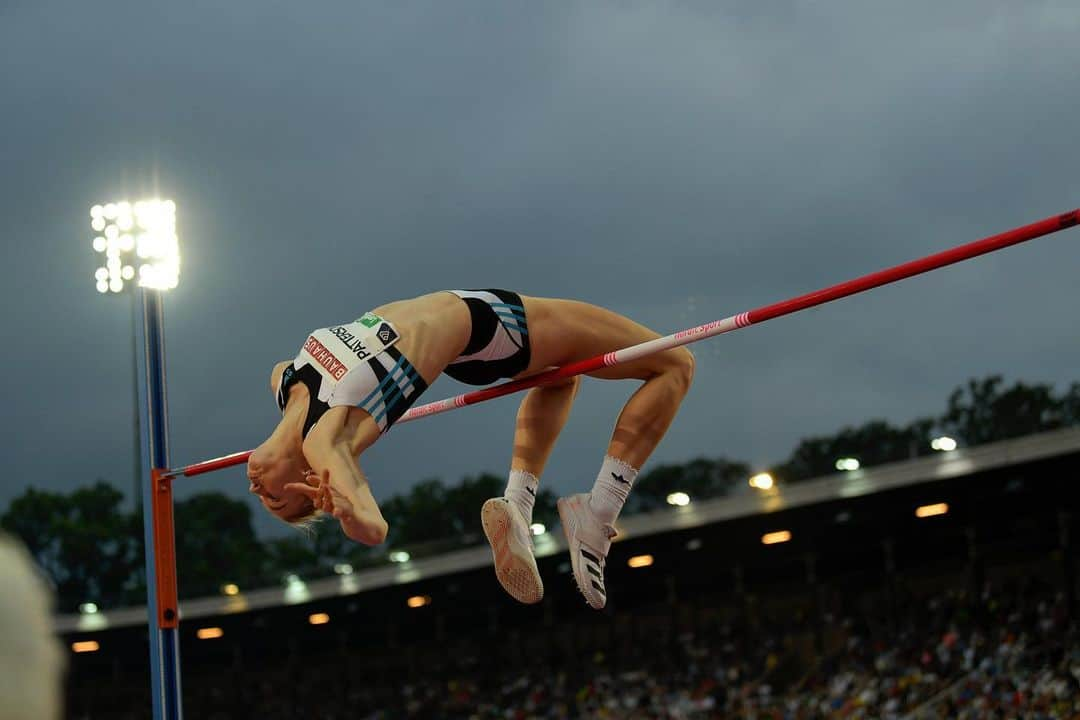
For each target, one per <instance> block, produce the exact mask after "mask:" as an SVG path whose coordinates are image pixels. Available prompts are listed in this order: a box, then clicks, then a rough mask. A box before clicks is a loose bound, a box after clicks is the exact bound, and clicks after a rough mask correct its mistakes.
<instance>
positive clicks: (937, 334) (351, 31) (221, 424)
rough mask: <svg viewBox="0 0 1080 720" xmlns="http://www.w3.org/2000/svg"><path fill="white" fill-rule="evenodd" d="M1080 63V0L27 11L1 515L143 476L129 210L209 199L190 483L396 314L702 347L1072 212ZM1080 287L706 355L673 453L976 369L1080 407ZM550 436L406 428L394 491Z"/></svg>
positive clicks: (12, 132)
mask: <svg viewBox="0 0 1080 720" xmlns="http://www.w3.org/2000/svg"><path fill="white" fill-rule="evenodd" d="M1078 37H1080V5H1078V4H1077V3H1076V2H1074V1H1073V0H1054V1H1045V2H1039V1H1035V0H1033V1H1030V2H1024V3H1016V2H1009V1H1005V0H963V1H960V2H954V3H945V4H943V3H939V2H932V1H930V0H917V1H913V2H904V3H884V4H879V3H866V2H862V1H861V0H835V1H834V2H828V3H812V2H778V3H764V4H762V3H757V2H750V1H744V0H740V1H737V2H689V1H688V2H668V3H664V2H655V3H646V2H633V1H629V2H601V1H597V2H548V3H537V2H465V1H459V2H452V3H451V2H442V1H431V2H419V1H417V2H407V3H399V2H378V3H375V2H364V3H337V4H316V3H297V2H258V3H255V2H246V1H244V0H239V1H237V2H228V3H221V2H208V1H206V0H199V1H196V2H185V3H171V4H164V3H153V2H152V3H147V2H144V1H141V0H140V1H139V2H134V1H133V2H99V3H85V2H78V3H75V2H72V3H59V2H48V1H47V0H42V1H41V2H29V1H27V0H0V98H2V99H0V125H2V129H3V132H0V168H2V170H0V218H2V219H0V236H2V237H3V238H4V250H5V260H6V262H5V272H4V279H5V282H4V283H2V284H0V304H2V307H3V308H4V320H3V322H2V324H0V327H2V332H3V343H2V344H0V360H2V363H3V367H4V368H6V369H7V376H6V378H5V381H4V383H3V385H4V390H3V393H4V402H3V414H2V419H0V432H2V433H3V438H4V439H3V442H2V443H0V453H2V459H3V462H2V465H3V467H4V468H5V470H6V475H5V479H4V481H3V484H2V486H0V508H2V507H4V506H6V504H7V503H8V501H9V500H10V499H11V498H12V497H14V496H15V495H16V494H18V493H21V492H22V491H23V490H24V489H25V488H26V487H27V486H29V485H34V486H38V487H42V488H49V489H70V488H73V487H75V486H76V485H79V484H83V483H87V482H90V481H92V480H94V479H95V478H97V477H103V478H106V479H108V480H110V481H111V482H113V483H114V484H116V485H118V486H120V487H122V488H125V489H126V488H127V487H128V486H129V483H130V481H129V476H130V475H129V473H130V467H131V459H130V458H131V439H130V432H131V396H130V392H131V373H132V370H131V358H130V351H129V346H128V343H129V337H130V336H129V333H130V329H129V315H128V306H127V302H126V298H121V297H103V296H99V295H98V294H97V293H96V291H95V290H94V287H93V284H94V283H93V278H92V275H93V271H94V268H95V266H96V258H95V254H94V253H93V252H92V250H91V248H90V240H91V234H90V231H89V227H88V222H89V215H88V209H89V207H90V206H91V205H92V204H94V203H96V202H101V201H107V200H110V199H117V198H122V197H136V196H139V195H143V194H148V193H154V192H160V193H161V194H162V195H164V196H168V197H172V198H174V199H175V200H176V202H177V205H178V208H179V210H178V216H179V231H180V237H181V243H182V253H183V267H182V274H181V281H180V287H179V288H178V289H177V290H175V291H173V292H172V293H171V294H170V295H169V297H168V301H167V305H166V333H167V352H168V373H169V408H170V421H171V438H172V457H173V461H174V463H175V464H180V463H183V462H188V461H194V460H199V459H204V458H207V457H212V456H215V455H218V454H222V453H225V452H230V451H234V450H240V449H245V448H248V447H251V446H253V445H254V444H256V443H258V442H259V441H260V440H261V439H262V438H263V437H264V435H265V433H267V432H268V431H269V430H270V428H271V427H272V424H273V423H274V421H275V414H276V408H275V406H274V403H273V401H272V399H271V397H270V393H269V391H268V388H267V377H268V373H269V369H270V367H271V365H272V364H273V363H274V362H275V361H277V360H280V359H285V358H287V357H291V356H292V355H293V354H294V353H295V351H296V349H297V348H298V347H299V345H300V344H301V342H302V341H303V340H304V338H305V336H306V333H307V331H308V330H310V329H312V328H315V327H322V326H326V325H329V324H331V323H336V322H340V321H342V320H348V319H352V318H355V317H356V316H358V314H360V313H362V312H363V311H364V310H367V309H369V308H371V307H373V306H375V305H378V304H380V303H382V302H385V301H387V300H390V299H396V298H400V297H408V296H412V295H415V294H419V293H423V292H426V291H430V290H435V289H442V288H448V287H484V286H496V287H508V288H511V289H516V290H518V291H520V292H523V293H528V294H534V295H555V296H569V297H576V298H580V299H584V300H588V301H591V302H596V303H600V304H604V305H606V306H608V307H611V308H613V309H615V310H617V311H620V312H623V313H626V314H628V315H630V316H632V317H634V318H636V319H639V320H640V321H642V322H644V323H646V324H649V325H651V326H653V327H654V328H656V329H657V330H660V331H663V332H671V331H674V330H677V329H681V328H684V327H687V326H690V325H695V324H698V323H701V322H705V321H708V320H713V319H716V318H719V317H723V316H727V315H730V314H733V313H735V312H739V311H742V310H745V309H748V308H751V307H756V306H759V305H762V304H766V303H769V302H772V301H775V300H780V299H783V298H786V297H789V296H792V295H795V294H798V293H801V292H805V291H808V290H813V289H816V288H818V287H821V286H824V285H826V284H830V283H833V282H837V281H840V280H844V279H847V278H850V277H854V276H856V275H860V274H863V273H865V272H869V271H872V270H876V269H878V268H880V267H883V266H886V265H891V264H895V263H897V262H901V261H904V260H908V259H911V258H915V257H918V256H921V255H924V254H927V253H930V252H933V251H935V250H938V249H942V248H946V247H950V246H953V245H956V244H959V243H961V242H966V241H969V240H973V239H976V238H978V237H982V236H984V235H987V234H990V233H993V232H997V231H1000V230H1004V229H1007V228H1009V227H1012V226H1015V225H1019V224H1023V223H1026V222H1029V221H1033V220H1036V219H1040V218H1042V217H1044V216H1047V215H1050V214H1054V213H1057V212H1061V211H1065V210H1068V209H1072V208H1073V207H1076V206H1077V205H1080V171H1078V167H1080V143H1078V139H1077V127H1078V125H1080V80H1078V77H1080V74H1078V71H1077V69H1078V68H1080V43H1078V42H1077V38H1078ZM1078 267H1080V236H1078V235H1077V231H1072V232H1071V233H1062V234H1059V235H1056V236H1052V237H1050V238H1047V239H1043V240H1039V241H1035V242H1033V243H1030V244H1028V245H1024V246H1020V247H1019V248H1013V249H1010V250H1006V251H1003V252H1000V253H997V254H995V255H992V256H989V257H986V258H982V259H978V260H975V261H973V262H970V263H967V264H965V265H962V266H958V267H954V268H950V269H946V270H942V271H938V272H935V273H932V274H930V275H927V276H923V277H921V278H917V279H913V280H910V281H906V282H903V283H901V284H898V285H895V286H891V287H889V288H885V289H882V290H878V291H874V292H872V293H869V294H865V295H862V296H859V297H857V298H853V299H849V300H845V301H842V302H838V303H833V304H830V305H827V306H824V307H822V308H819V309H816V310H813V311H809V312H806V313H801V314H798V315H795V316H793V317H789V318H783V319H779V320H776V321H773V322H769V323H767V324H765V325H762V326H760V327H754V328H750V329H747V330H744V331H740V332H737V333H734V334H731V335H727V336H724V337H722V338H718V339H714V340H711V341H706V342H705V343H703V344H699V345H698V346H696V348H695V350H696V353H697V355H698V358H699V370H698V375H697V379H696V382H695V386H694V389H693V391H692V393H691V395H690V396H689V398H688V399H687V401H686V403H685V404H684V406H683V410H682V412H681V413H680V415H679V417H678V419H677V420H676V422H675V424H674V425H673V427H672V429H671V432H670V434H669V436H668V437H667V439H666V440H665V441H664V443H663V445H662V446H661V448H660V449H659V451H658V452H657V454H656V456H654V457H655V461H681V460H685V459H689V458H690V457H693V456H697V455H703V454H704V455H720V454H723V455H728V456H732V457H736V458H742V459H745V460H748V461H751V462H753V463H758V464H764V463H769V462H772V461H778V460H781V459H782V458H783V457H784V456H785V455H786V454H787V452H788V451H789V450H790V449H791V448H792V447H793V445H794V444H795V443H796V442H797V440H798V439H799V438H800V437H803V436H806V435H810V434H815V433H825V432H830V431H833V430H836V429H837V428H839V427H840V426H842V425H844V424H847V423H860V422H862V421H864V420H867V419H870V418H872V417H884V418H887V419H890V420H892V421H894V422H898V423H899V422H907V421H908V420H910V419H912V418H914V417H916V416H919V415H923V414H931V413H937V412H939V411H940V410H941V409H942V408H943V405H944V399H945V397H946V395H947V393H948V391H949V390H950V389H951V388H953V387H954V386H955V385H957V384H958V383H960V382H962V381H963V380H964V379H966V378H968V377H970V376H978V375H983V374H987V373H992V372H1001V373H1004V374H1005V375H1006V376H1007V377H1009V378H1010V379H1016V378H1020V379H1026V380H1033V381H1036V380H1037V381H1049V382H1056V383H1065V382H1069V381H1073V380H1077V379H1080V370H1078V369H1077V368H1078V361H1080V343H1078V341H1077V336H1076V307H1077V300H1078V298H1080V291H1078V290H1077V279H1076V278H1077V268H1078ZM631 389H632V387H631V386H630V385H625V384H617V383H599V382H596V381H593V382H590V383H588V384H587V385H586V386H585V387H584V389H583V392H582V393H581V397H580V400H579V403H578V407H577V408H576V411H575V413H574V415H573V416H572V419H571V421H570V423H569V425H568V427H567V430H566V433H565V436H564V438H563V439H562V441H561V443H560V445H559V447H558V449H557V450H556V453H555V455H554V457H553V459H552V461H551V464H550V466H549V471H548V474H547V477H546V478H545V479H544V481H545V483H547V484H548V485H549V486H551V487H554V488H555V489H556V490H559V491H567V490H571V489H584V488H587V487H588V486H589V485H590V484H591V482H592V478H593V477H594V476H595V473H596V470H597V468H598V466H599V462H600V459H601V457H602V455H603V451H604V446H605V444H606V441H607V437H608V434H609V432H610V429H611V425H612V421H613V418H614V416H615V414H616V412H617V410H618V408H619V406H620V404H621V402H622V400H623V399H624V398H625V397H626V396H627V395H628V394H629V393H630V391H631ZM460 390H461V386H459V385H456V384H455V383H453V382H452V381H449V380H447V379H443V380H440V381H439V382H438V383H437V384H436V385H435V386H434V387H433V388H432V389H431V390H430V391H429V393H428V395H427V396H426V397H425V398H424V399H425V400H434V399H437V398H439V397H443V396H445V395H448V394H453V393H456V392H459V391H460ZM515 408H516V400H513V399H507V400H500V401H495V402H491V403H488V404H485V405H483V406H479V407H475V408H468V409H465V410H461V411H458V412H457V413H455V414H454V415H447V416H442V417H438V418H429V419H426V420H424V421H421V422H416V423H410V424H408V425H403V426H400V427H398V428H395V429H394V431H393V432H392V433H391V434H390V435H388V436H387V437H386V438H385V439H384V440H383V441H382V442H380V444H379V445H378V446H376V448H374V449H373V450H372V451H371V453H370V456H369V457H368V459H367V462H366V466H365V467H366V469H367V471H368V472H369V474H370V476H371V479H372V484H373V486H374V488H375V492H376V495H377V496H378V497H386V496H388V495H390V494H393V493H395V492H399V491H402V490H404V489H406V488H408V487H409V486H410V485H411V484H413V483H415V482H416V481H418V480H420V479H422V478H425V477H429V476H433V475H437V476H441V477H443V478H446V479H450V480H455V479H457V478H458V477H460V476H461V475H462V474H465V473H470V472H477V471H484V470H488V471H493V472H497V473H500V474H501V473H502V472H504V470H505V467H506V464H507V461H508V456H509V449H510V439H511V434H512V430H513V415H514V411H515ZM207 488H223V489H227V490H228V491H229V492H230V493H235V494H236V495H237V496H238V497H244V496H245V495H246V493H245V489H246V483H245V481H244V480H243V476H242V472H241V471H239V470H235V471H230V472H225V473H219V474H217V475H212V476H207V477H206V478H203V479H198V480H186V481H182V482H181V484H180V492H181V495H183V494H184V493H186V492H190V491H194V490H204V489H207ZM253 504H254V503H253ZM274 527H275V526H274V525H272V524H271V523H270V522H269V521H262V520H261V521H260V528H261V530H263V531H271V530H272V529H273V528H274Z"/></svg>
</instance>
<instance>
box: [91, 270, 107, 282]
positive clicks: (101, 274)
mask: <svg viewBox="0 0 1080 720" xmlns="http://www.w3.org/2000/svg"><path fill="white" fill-rule="evenodd" d="M94 279H95V280H97V281H98V282H100V281H102V280H108V279H109V269H108V268H103V267H100V268H98V269H97V270H95V271H94Z"/></svg>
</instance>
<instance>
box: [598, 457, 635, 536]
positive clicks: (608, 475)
mask: <svg viewBox="0 0 1080 720" xmlns="http://www.w3.org/2000/svg"><path fill="white" fill-rule="evenodd" d="M637 474H638V471H637V469H636V468H633V467H630V465H629V464H627V463H625V462H623V461H622V460H619V459H618V458H613V457H611V456H610V455H605V456H604V464H603V465H601V466H600V474H599V475H597V476H596V484H595V485H593V489H592V493H591V494H590V495H589V509H590V510H592V511H593V514H594V515H596V517H597V518H598V519H599V520H600V522H602V523H607V524H609V525H612V524H614V523H615V518H617V517H619V511H620V510H622V507H623V504H624V503H625V502H626V498H627V496H629V495H630V488H632V487H633V486H634V479H635V478H637Z"/></svg>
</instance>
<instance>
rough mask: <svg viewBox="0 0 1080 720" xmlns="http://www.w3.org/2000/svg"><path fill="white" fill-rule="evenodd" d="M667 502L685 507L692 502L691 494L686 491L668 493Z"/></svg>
mask: <svg viewBox="0 0 1080 720" xmlns="http://www.w3.org/2000/svg"><path fill="white" fill-rule="evenodd" d="M667 504H668V505H675V506H677V507H685V506H687V505H689V504H690V496H689V495H687V494H686V493H684V492H673V493H668V496H667Z"/></svg>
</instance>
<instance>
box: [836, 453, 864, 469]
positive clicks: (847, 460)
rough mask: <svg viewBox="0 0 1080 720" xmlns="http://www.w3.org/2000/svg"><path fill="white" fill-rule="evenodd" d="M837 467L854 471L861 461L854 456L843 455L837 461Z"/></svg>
mask: <svg viewBox="0 0 1080 720" xmlns="http://www.w3.org/2000/svg"><path fill="white" fill-rule="evenodd" d="M836 469H837V470H844V471H848V472H850V471H852V470H858V469H859V461H858V460H857V459H855V458H853V457H842V458H840V459H839V460H837V461H836Z"/></svg>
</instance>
